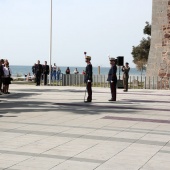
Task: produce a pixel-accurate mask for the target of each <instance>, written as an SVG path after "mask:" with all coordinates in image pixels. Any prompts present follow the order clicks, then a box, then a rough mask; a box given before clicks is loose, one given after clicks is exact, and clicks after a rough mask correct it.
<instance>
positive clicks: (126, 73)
mask: <svg viewBox="0 0 170 170" xmlns="http://www.w3.org/2000/svg"><path fill="white" fill-rule="evenodd" d="M122 71H123V86H124V90H123V91H124V92H127V91H128V79H129V71H130V67H129V63H126V64H125V66H123V67H122Z"/></svg>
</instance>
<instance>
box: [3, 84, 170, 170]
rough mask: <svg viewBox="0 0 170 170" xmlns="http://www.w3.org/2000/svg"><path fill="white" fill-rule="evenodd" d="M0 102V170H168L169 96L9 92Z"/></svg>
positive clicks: (46, 89) (33, 89)
mask: <svg viewBox="0 0 170 170" xmlns="http://www.w3.org/2000/svg"><path fill="white" fill-rule="evenodd" d="M10 92H11V94H9V95H2V96H0V170H1V169H3V170H4V169H7V170H40V169H41V170H113V169H115V170H160V169H163V170H169V167H170V107H169V104H170V91H169V90H147V89H136V90H135V89H130V90H129V92H127V93H124V92H123V91H122V89H117V101H116V102H108V99H109V98H110V89H109V88H99V87H96V88H93V102H92V103H84V97H85V96H84V95H85V87H67V86H66V87H61V86H33V85H15V84H11V85H10Z"/></svg>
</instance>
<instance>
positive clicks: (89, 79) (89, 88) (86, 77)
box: [84, 53, 93, 102]
mask: <svg viewBox="0 0 170 170" xmlns="http://www.w3.org/2000/svg"><path fill="white" fill-rule="evenodd" d="M90 61H91V57H90V56H86V53H85V62H86V63H87V66H86V68H85V72H86V73H85V75H84V82H85V83H86V89H87V93H88V97H87V101H86V102H91V101H92V81H93V80H92V76H93V67H92V64H91V62H90Z"/></svg>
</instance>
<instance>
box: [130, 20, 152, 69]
mask: <svg viewBox="0 0 170 170" xmlns="http://www.w3.org/2000/svg"><path fill="white" fill-rule="evenodd" d="M143 33H144V34H147V35H148V37H147V38H142V40H141V41H140V44H139V45H137V46H133V47H132V53H131V54H132V56H133V62H134V63H135V64H136V68H137V69H138V70H140V71H143V70H144V69H145V68H146V64H147V61H148V56H149V50H150V42H151V37H150V35H151V25H150V24H149V22H146V26H145V27H144V29H143Z"/></svg>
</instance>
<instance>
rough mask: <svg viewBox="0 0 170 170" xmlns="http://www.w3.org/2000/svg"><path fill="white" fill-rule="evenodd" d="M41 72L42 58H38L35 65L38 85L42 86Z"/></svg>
mask: <svg viewBox="0 0 170 170" xmlns="http://www.w3.org/2000/svg"><path fill="white" fill-rule="evenodd" d="M41 74H42V65H41V64H40V60H38V61H37V64H36V66H35V75H36V86H40V80H41Z"/></svg>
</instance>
